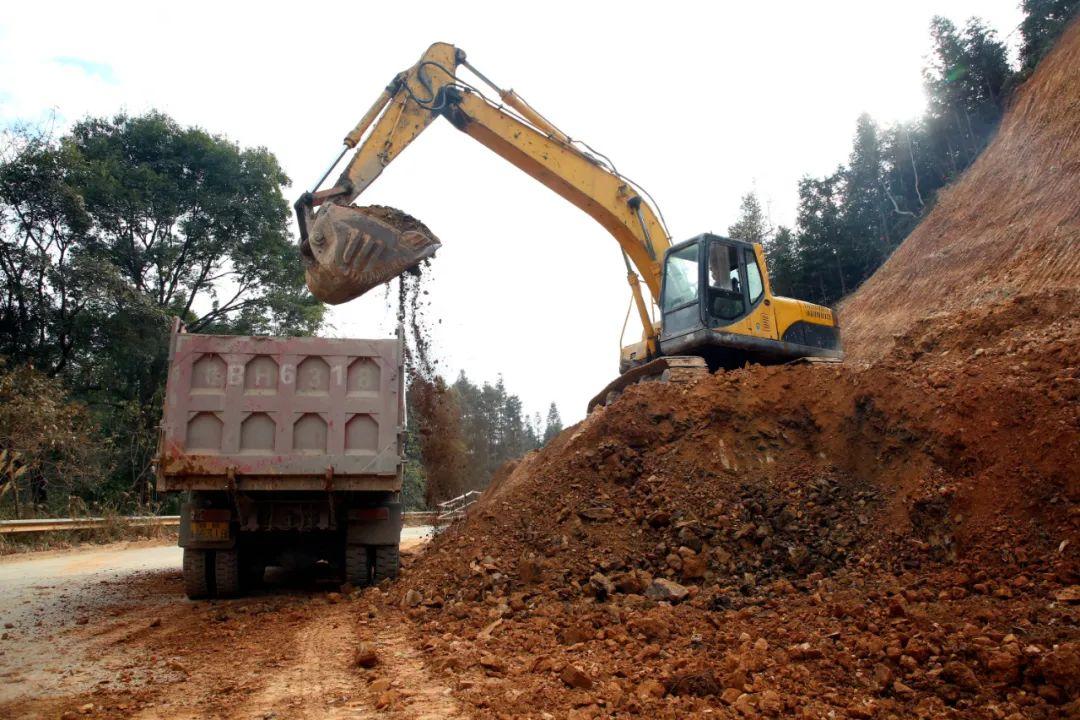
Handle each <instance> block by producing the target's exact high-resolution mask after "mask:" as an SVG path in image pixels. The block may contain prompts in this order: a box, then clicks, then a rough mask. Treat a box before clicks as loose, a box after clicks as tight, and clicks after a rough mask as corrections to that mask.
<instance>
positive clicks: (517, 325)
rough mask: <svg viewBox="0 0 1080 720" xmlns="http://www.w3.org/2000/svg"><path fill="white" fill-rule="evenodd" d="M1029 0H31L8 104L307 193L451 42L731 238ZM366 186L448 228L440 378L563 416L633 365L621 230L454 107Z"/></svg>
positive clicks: (842, 156) (682, 224)
mask: <svg viewBox="0 0 1080 720" xmlns="http://www.w3.org/2000/svg"><path fill="white" fill-rule="evenodd" d="M1018 5H1019V0H936V1H931V0H908V1H907V2H903V3H896V2H879V1H878V0H862V1H859V2H840V1H832V2H830V1H827V0H821V1H819V2H813V3H808V2H799V1H797V0H792V1H790V2H783V1H780V2H770V3H759V2H746V1H744V2H737V3H736V2H711V3H705V2H667V3H663V4H658V3H649V2H633V1H625V0H624V1H623V2H603V1H594V2H562V1H561V0H549V1H548V2H545V3H543V4H541V5H526V4H524V3H470V2H455V3H446V2H443V3H432V2H411V3H406V2H388V3H378V4H374V3H364V2H355V3H337V4H332V5H326V4H312V5H308V6H305V5H304V4H303V3H299V4H298V3H295V2H291V3H287V4H286V3H273V2H260V3H240V2H235V3H234V2H216V3H207V2H197V1H188V2H184V3H167V4H165V3H150V2H137V3H122V2H107V1H99V2H94V3H86V2H85V1H83V2H77V3H56V2H47V1H45V2H36V3H14V4H9V6H7V7H5V10H4V13H3V15H2V17H0V123H5V124H6V123H12V122H17V121H29V122H51V123H54V124H55V125H56V127H57V128H58V129H59V130H61V131H62V130H63V129H64V128H65V127H67V126H68V125H70V123H72V122H74V121H76V120H78V119H80V118H82V117H85V116H87V115H111V114H114V113H116V112H118V111H126V112H128V113H140V112H144V111H146V110H149V109H151V108H156V109H158V110H161V111H164V112H166V113H168V114H169V115H171V116H173V117H174V118H175V119H176V120H177V121H178V122H180V123H182V124H184V125H197V126H200V127H203V128H206V129H207V130H210V131H211V132H214V133H221V134H223V135H225V136H227V137H229V138H230V139H231V140H233V141H235V142H237V143H239V144H241V145H244V146H265V147H267V148H269V149H270V150H271V151H272V152H274V153H275V154H276V155H277V157H278V159H279V161H280V162H281V164H282V166H283V167H284V169H285V171H286V173H287V174H288V175H289V177H290V178H291V179H292V182H293V184H292V187H290V188H287V189H286V196H287V197H288V199H289V202H290V205H291V204H292V201H293V200H294V199H295V197H296V196H298V195H299V194H300V193H301V192H303V191H304V190H305V189H308V186H309V185H310V184H311V183H313V182H314V181H315V180H317V179H318V177H319V176H320V175H321V173H322V172H323V170H325V167H326V165H327V164H328V163H329V162H330V161H331V160H332V159H333V157H335V156H336V155H337V153H338V152H339V151H340V148H341V138H342V137H343V136H344V134H345V133H346V132H348V131H349V130H350V129H352V127H353V125H355V123H356V121H357V120H358V119H359V118H360V116H361V115H362V114H363V113H364V111H365V110H366V109H367V108H368V107H369V105H370V104H371V103H372V102H373V101H374V99H375V97H376V96H377V95H378V94H379V93H380V92H381V91H382V89H383V87H384V86H385V85H386V83H387V82H388V81H389V80H390V79H391V78H392V77H393V76H394V74H396V73H397V72H398V71H400V70H403V69H405V68H407V67H409V66H410V65H412V64H413V63H414V62H416V60H417V59H418V58H419V57H420V55H421V54H422V53H423V51H424V49H425V48H426V47H427V46H428V45H429V44H430V43H432V42H435V41H445V42H451V43H454V44H456V45H457V46H458V47H460V48H462V49H464V50H465V51H466V52H467V53H468V57H469V61H470V62H471V63H472V64H473V65H475V66H476V67H477V68H478V69H480V70H481V71H482V72H483V73H484V74H485V75H487V76H488V77H489V78H491V79H492V80H493V81H495V82H496V83H498V84H499V85H500V86H502V87H504V88H506V87H510V88H513V89H514V90H516V91H517V92H518V93H519V94H521V95H522V96H523V97H524V98H526V99H527V100H528V101H529V102H530V103H531V104H532V105H533V106H534V107H536V108H537V109H538V110H540V112H542V113H543V114H544V115H545V116H546V117H548V118H550V119H551V120H553V121H554V122H555V123H556V124H557V125H559V126H560V127H561V128H562V129H563V130H565V131H566V132H567V133H568V134H570V135H571V136H572V137H575V138H581V139H583V140H586V141H587V142H589V144H590V145H592V146H593V147H595V148H596V149H597V150H599V151H601V152H603V153H604V154H605V155H607V156H608V157H610V158H612V160H614V162H615V164H616V166H617V167H618V168H619V169H620V171H621V172H623V173H624V174H626V175H627V176H629V177H631V178H633V179H634V180H635V181H636V182H638V183H640V184H641V185H642V186H644V188H645V189H646V190H648V191H649V192H650V193H651V194H652V196H653V197H654V198H655V199H656V201H657V202H658V203H659V206H660V209H661V210H662V212H663V213H664V216H665V217H666V219H667V223H668V226H669V229H670V231H671V233H672V236H673V237H672V240H673V241H674V242H678V241H679V240H682V239H686V238H689V237H691V236H694V235H697V234H699V233H702V232H716V233H724V231H725V230H726V229H727V227H728V226H729V225H730V224H731V223H733V222H734V221H735V220H736V218H737V214H738V207H739V201H740V198H741V197H742V195H743V194H745V193H746V192H747V191H749V190H754V191H756V192H757V193H758V195H759V197H760V198H761V199H762V202H763V203H764V204H765V206H766V208H767V210H768V212H769V216H770V219H771V221H772V223H774V224H788V225H790V224H792V223H793V222H794V218H795V210H796V204H797V199H798V198H797V194H796V184H797V182H798V180H799V178H800V177H802V176H803V175H807V174H810V175H822V174H826V173H829V172H831V171H832V170H834V169H835V168H836V166H837V165H838V164H840V163H842V162H844V161H845V160H846V158H847V155H848V153H849V151H850V145H851V138H852V136H853V134H854V130H855V120H856V118H857V117H858V115H859V114H860V113H862V112H868V113H870V114H871V115H872V116H873V117H874V118H875V119H877V120H878V121H879V122H880V123H882V124H888V123H890V122H894V121H901V120H907V119H912V118H915V117H917V116H918V115H919V114H920V113H921V111H922V109H923V106H924V103H925V97H924V95H923V91H922V85H921V74H920V73H921V68H922V67H923V64H924V61H925V57H926V55H927V53H928V51H929V31H928V28H929V22H930V19H931V18H932V17H933V16H934V15H944V16H946V17H948V18H950V19H952V20H953V21H954V22H956V23H957V24H958V25H959V24H962V23H963V21H964V20H965V19H967V18H968V17H970V16H972V15H979V16H981V17H982V18H983V19H985V20H986V21H987V22H988V23H989V25H990V26H991V27H993V28H995V29H997V31H998V33H999V35H1000V36H1001V37H1005V38H1007V39H1008V42H1009V43H1010V45H1013V46H1015V45H1016V43H1017V41H1018V37H1017V36H1018V32H1017V31H1016V30H1015V29H1016V26H1017V25H1018V24H1019V22H1020V20H1021V14H1020V11H1019V10H1018V7H1017V6H1018ZM308 8H311V9H310V10H308ZM462 72H463V75H465V73H467V71H462ZM470 80H471V78H470ZM358 203H359V204H372V203H377V204H388V205H393V206H396V207H399V208H401V209H403V210H405V211H406V212H408V213H410V214H412V215H414V216H415V217H417V218H420V219H421V220H423V221H424V222H425V223H426V224H427V225H428V227H429V228H431V229H432V231H433V232H434V233H435V234H436V235H438V236H439V238H440V239H441V240H442V242H443V247H442V249H441V250H440V251H439V254H438V255H437V256H436V259H435V261H434V262H433V265H432V269H431V277H430V279H429V282H428V289H429V292H430V295H429V298H430V300H431V309H430V310H429V311H428V315H429V318H430V319H431V320H432V322H433V324H434V326H435V332H434V340H435V343H434V344H435V348H436V350H437V355H438V357H439V359H440V361H441V367H442V370H443V372H444V373H445V374H446V375H448V376H449V377H451V378H452V377H455V376H456V375H457V373H458V372H459V371H460V370H465V371H466V372H467V373H468V375H469V376H470V378H472V379H473V380H474V381H484V380H490V381H494V380H495V378H496V377H497V376H498V375H499V374H502V376H503V377H504V381H505V383H506V386H507V388H508V390H510V391H511V392H514V393H517V394H518V395H520V396H521V398H522V400H523V402H524V404H525V407H526V409H527V410H528V411H529V412H530V413H532V412H540V413H541V414H545V413H546V410H547V407H548V404H549V403H550V402H552V401H554V402H556V403H557V404H558V406H559V409H560V411H561V413H562V416H563V419H564V420H565V421H568V422H570V421H575V420H577V419H580V418H581V417H583V416H584V414H585V406H586V403H587V402H588V400H589V398H590V397H592V396H593V395H594V394H595V393H597V392H598V391H599V390H600V389H601V388H602V387H603V386H604V385H605V384H607V383H608V382H609V381H610V380H611V379H613V378H614V377H615V375H616V374H617V370H618V358H619V343H620V332H621V330H622V327H623V323H624V319H625V317H626V313H627V308H628V304H629V301H630V290H629V288H628V287H627V284H626V276H625V268H624V266H623V263H622V260H621V257H620V255H619V250H618V246H617V244H616V243H615V241H614V240H613V239H612V238H611V237H610V236H609V235H608V234H607V233H606V231H604V230H603V229H602V228H601V227H600V226H599V225H598V224H596V223H595V221H593V220H592V219H591V218H589V217H588V216H586V215H585V214H584V213H582V212H581V211H580V210H578V209H577V208H575V207H573V206H571V205H570V204H568V203H566V202H565V201H564V200H562V199H561V198H559V197H558V196H556V195H555V194H554V193H552V192H551V191H550V190H548V189H547V188H545V187H544V186H542V185H540V184H539V183H537V182H536V181H534V180H532V179H531V178H529V177H528V176H526V175H524V174H523V173H521V172H520V171H519V170H517V169H516V168H514V167H513V166H512V165H510V164H508V163H507V162H506V161H504V160H502V159H501V158H499V157H497V156H495V155H494V154H492V153H491V152H489V151H488V150H487V149H485V148H484V147H483V146H481V145H479V144H477V143H476V142H475V141H473V140H472V139H471V138H469V137H467V136H465V135H464V134H462V133H460V132H458V131H457V130H455V129H454V128H453V127H451V126H450V125H449V123H446V122H443V121H442V120H438V121H436V122H435V123H433V124H432V125H431V126H430V127H429V128H428V130H427V131H426V132H425V133H424V134H423V135H422V136H421V137H419V138H418V139H417V140H416V141H415V142H414V143H413V144H412V146H410V147H409V148H408V149H407V150H406V151H405V152H404V153H403V154H402V155H401V156H400V157H399V158H398V159H397V160H396V161H395V162H394V163H393V164H392V165H390V166H389V167H388V168H387V169H386V170H385V171H384V172H383V175H382V177H381V178H380V179H379V180H378V181H377V182H376V183H375V184H373V185H372V187H371V188H369V190H368V191H367V192H366V193H364V194H363V195H362V196H361V197H360V198H359V199H358ZM393 315H394V314H393V313H392V312H390V311H388V310H387V309H386V303H385V300H384V293H383V292H381V291H379V290H376V291H373V292H371V293H369V294H368V295H367V296H364V297H362V298H360V299H358V300H355V301H352V302H350V303H347V304H345V305H342V306H338V307H335V308H333V309H332V310H331V312H330V314H329V324H328V327H327V328H326V330H325V334H328V335H333V336H339V337H382V336H385V335H387V334H388V333H392V332H393V331H394V324H395V320H394V317H393ZM631 335H632V333H628V334H627V337H626V340H627V341H632V340H636V339H637V338H636V337H631Z"/></svg>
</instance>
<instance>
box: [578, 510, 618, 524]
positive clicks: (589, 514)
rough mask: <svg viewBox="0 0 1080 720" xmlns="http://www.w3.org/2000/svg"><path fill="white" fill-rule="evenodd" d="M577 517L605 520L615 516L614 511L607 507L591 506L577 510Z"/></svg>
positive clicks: (591, 520) (592, 520)
mask: <svg viewBox="0 0 1080 720" xmlns="http://www.w3.org/2000/svg"><path fill="white" fill-rule="evenodd" d="M578 517H579V518H581V519H582V520H589V521H590V522H605V521H607V520H610V519H612V518H613V517H615V511H614V510H612V509H611V508H609V507H592V508H585V509H584V510H578Z"/></svg>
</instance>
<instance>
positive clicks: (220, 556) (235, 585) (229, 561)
mask: <svg viewBox="0 0 1080 720" xmlns="http://www.w3.org/2000/svg"><path fill="white" fill-rule="evenodd" d="M214 585H215V587H214V589H215V590H216V591H217V596H218V597H236V596H237V595H239V594H240V558H239V555H238V554H237V552H236V551H235V550H218V551H217V552H215V553H214Z"/></svg>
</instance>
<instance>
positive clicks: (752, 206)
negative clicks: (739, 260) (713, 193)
mask: <svg viewBox="0 0 1080 720" xmlns="http://www.w3.org/2000/svg"><path fill="white" fill-rule="evenodd" d="M727 232H728V237H730V238H733V239H735V240H745V241H746V242H754V243H764V242H765V241H766V240H768V238H769V236H770V235H771V234H772V229H771V228H770V227H769V223H768V220H766V218H765V213H764V211H763V210H762V209H761V201H760V200H758V196H757V193H755V192H748V193H746V194H745V195H743V198H742V203H741V204H740V205H739V219H738V220H737V221H736V222H735V224H734V225H731V226H729V227H728V231H727Z"/></svg>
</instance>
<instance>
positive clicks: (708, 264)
mask: <svg viewBox="0 0 1080 720" xmlns="http://www.w3.org/2000/svg"><path fill="white" fill-rule="evenodd" d="M461 68H466V69H468V70H469V71H470V72H471V73H472V74H473V75H474V76H475V77H476V78H477V79H478V80H479V81H480V83H482V84H483V85H484V86H486V87H487V88H489V89H490V91H491V92H492V93H494V95H495V96H497V98H498V99H497V100H496V99H494V98H491V97H488V96H487V95H485V94H484V92H483V91H482V90H481V89H480V88H479V87H477V86H476V85H474V84H472V83H469V82H467V81H466V80H465V79H463V78H462V77H459V74H458V71H459V70H460V69H461ZM439 116H442V117H444V118H446V119H447V120H449V121H450V123H451V124H452V125H453V126H454V127H456V128H457V129H458V130H461V131H462V132H464V133H465V134H467V135H469V136H470V137H472V138H474V139H475V140H477V141H479V142H480V144H482V145H483V146H484V147H486V148H488V149H490V150H492V151H494V152H495V153H496V154H498V155H499V156H501V157H503V158H505V159H506V160H508V161H509V162H511V163H512V164H513V165H514V166H515V167H517V168H519V169H521V170H523V171H524V172H526V173H528V174H529V175H531V176H532V177H534V178H535V179H537V180H539V181H540V182H541V183H543V184H544V185H546V186H547V187H549V188H551V189H552V190H554V191H555V192H557V193H558V194H559V195H561V196H562V197H564V198H565V199H566V200H568V201H570V202H571V203H573V204H574V205H576V206H577V207H579V208H581V209H582V210H584V211H585V212H586V213H588V214H589V215H590V216H591V217H592V218H593V219H595V220H596V221H597V222H599V223H600V224H601V225H602V226H603V227H604V228H605V229H606V230H607V231H608V232H609V233H611V235H612V236H613V237H614V238H615V241H616V242H617V243H618V244H619V247H620V248H621V250H622V256H623V260H624V262H625V265H626V273H627V280H628V282H629V284H630V290H631V294H632V297H633V304H634V306H635V308H636V310H637V314H638V317H639V318H640V320H641V324H642V327H643V328H644V331H643V333H642V338H641V341H640V342H636V343H633V344H631V345H628V346H626V347H624V348H622V352H621V356H620V363H619V371H620V376H619V377H618V378H617V379H616V380H615V381H613V382H612V383H611V384H610V385H609V386H608V387H606V388H604V390H603V391H602V392H601V393H600V394H599V395H597V396H596V398H594V399H593V401H592V402H591V403H590V405H589V409H590V410H591V409H592V408H593V407H595V406H596V405H600V404H604V403H606V402H607V401H608V400H609V399H611V398H612V397H614V396H617V395H618V393H619V392H620V391H621V389H622V388H623V387H625V386H626V385H628V384H630V383H633V382H637V381H640V380H642V379H651V378H654V377H661V378H663V379H667V380H684V379H686V378H688V377H693V376H695V375H698V374H703V373H705V372H708V371H709V370H713V371H715V370H717V369H719V368H732V367H738V366H741V365H743V364H744V363H746V362H755V363H763V364H775V363H783V362H790V361H793V360H799V359H804V358H805V359H820V360H826V361H837V360H839V359H840V358H841V357H842V351H841V348H840V332H839V327H838V323H837V320H836V317H835V315H834V314H833V312H832V310H830V309H829V308H827V307H823V306H821V305H815V304H813V303H809V302H805V301H802V300H794V299H791V298H785V297H780V296H777V295H773V293H772V289H771V288H770V287H769V276H768V272H767V271H766V267H765V256H764V253H763V251H762V247H761V245H760V244H757V243H747V242H743V241H740V240H734V239H730V238H724V237H720V236H718V235H712V234H708V233H706V234H702V235H698V236H696V237H692V238H690V239H689V240H685V241H683V242H680V243H678V244H675V245H672V243H671V238H670V235H669V234H668V232H667V228H666V225H665V223H664V222H663V216H662V215H661V213H660V212H659V211H658V210H657V209H656V204H655V202H651V198H650V196H649V195H648V193H647V192H645V191H644V190H642V189H641V188H640V186H638V185H636V184H635V183H633V182H632V181H630V180H629V179H628V178H627V177H626V176H624V175H622V174H620V173H619V172H618V171H617V170H616V169H615V166H614V165H613V164H612V163H611V162H610V161H609V160H608V159H607V158H606V157H604V156H603V155H602V154H600V153H599V152H597V151H595V150H593V149H592V148H591V147H590V146H589V145H587V144H586V143H584V142H582V141H580V140H576V139H573V138H571V137H570V136H569V135H567V134H566V133H564V132H563V131H562V130H560V129H559V128H557V127H556V126H555V125H554V124H553V123H551V122H550V121H549V120H548V119H547V118H545V117H544V116H543V115H541V114H540V113H539V112H537V111H536V110H535V109H534V108H533V107H532V106H531V105H529V104H528V103H526V102H525V101H524V100H523V99H522V98H521V96H520V95H518V94H517V93H515V92H514V91H513V90H504V89H502V88H500V87H499V86H497V85H495V83H493V82H492V81H491V80H489V79H488V78H487V77H486V76H485V75H484V74H483V73H481V72H480V71H479V70H477V69H476V68H475V67H473V66H472V65H471V64H469V62H468V60H467V59H466V55H465V52H464V51H462V50H461V49H459V48H456V47H454V46H453V45H449V44H447V43H435V44H434V45H432V46H431V47H429V48H428V50H427V52H425V53H424V55H423V57H421V58H420V61H419V62H417V63H416V64H415V65H413V66H412V67H411V68H409V69H408V70H405V71H404V72H401V73H399V74H398V75H396V76H395V77H394V79H393V80H392V81H391V82H390V84H389V85H388V86H387V87H386V89H385V90H384V91H383V93H382V94H381V95H380V96H379V98H378V99H377V100H376V101H375V103H374V104H373V105H372V106H371V108H370V109H369V110H368V111H367V113H365V115H364V116H363V118H361V120H360V122H359V123H357V125H356V127H355V128H353V129H352V131H351V132H349V134H348V135H346V136H345V146H344V148H343V149H342V150H341V152H340V154H339V155H338V156H337V157H336V159H335V160H334V161H333V163H332V164H331V165H330V167H329V168H328V169H327V171H326V172H325V173H324V174H323V176H322V177H321V178H320V179H319V181H318V182H317V183H315V186H314V187H313V188H312V189H311V191H309V192H306V193H304V194H303V195H302V196H301V197H300V198H299V200H297V202H296V204H295V206H294V207H295V210H296V215H297V220H298V222H299V226H300V253H301V257H302V259H303V262H304V264H305V268H306V279H307V284H308V287H309V288H310V290H311V291H312V293H313V294H314V295H315V296H316V297H317V298H319V299H320V300H323V301H325V302H329V303H332V304H337V303H342V302H346V301H348V300H350V299H352V298H355V297H357V296H359V295H361V294H363V293H364V292H366V291H368V290H370V289H371V288H373V287H376V286H377V285H380V284H382V283H385V282H388V281H390V280H392V279H393V278H395V277H397V276H398V275H400V274H401V273H403V272H405V271H407V270H410V269H411V268H414V267H415V266H417V265H418V264H419V263H420V262H422V261H423V260H425V259H426V258H428V257H431V256H432V255H433V254H434V252H435V251H436V250H437V249H438V248H439V247H440V242H439V240H438V239H437V238H436V237H435V236H434V235H432V234H431V233H430V231H428V230H427V228H426V227H425V226H424V225H423V224H422V223H420V222H418V221H416V220H414V219H413V218H411V217H410V216H408V215H406V214H404V213H401V212H400V211H395V210H393V209H391V208H386V207H379V206H371V207H366V208H364V207H356V206H354V205H352V203H353V201H354V200H355V199H356V198H357V197H358V196H359V195H360V194H361V193H363V192H364V190H366V189H367V188H368V186H369V185H371V183H372V182H374V181H375V179H376V178H378V177H379V175H380V173H382V171H383V168H385V167H386V166H387V165H389V164H390V163H391V162H393V160H394V158H396V157H397V156H398V154H400V153H401V151H402V150H404V149H405V148H406V147H407V146H408V145H409V144H410V143H411V142H412V141H413V140H414V139H416V137H417V136H418V135H420V133H422V132H423V131H424V129H425V128H426V127H427V126H428V125H430V124H431V123H432V122H434V121H435V119H436V118H437V117H439ZM354 148H355V150H356V152H355V154H354V155H353V156H352V158H351V159H350V161H349V163H348V165H347V167H346V168H345V170H344V171H343V172H342V173H341V175H340V177H339V178H338V180H337V182H336V183H335V184H334V185H333V186H332V187H329V188H326V189H323V190H320V189H319V188H320V187H321V186H322V185H323V183H324V182H325V181H326V179H327V178H328V177H329V176H330V174H331V173H332V172H333V171H334V169H335V168H336V167H337V165H338V164H339V163H340V162H341V160H342V158H344V156H345V155H346V154H347V153H348V152H349V151H350V150H352V149H354ZM642 285H644V286H645V290H646V291H647V293H648V296H649V297H648V298H646V295H645V292H643V291H642V287H641V286H642ZM656 307H658V308H659V320H658V321H657V320H655V319H654V317H655V312H654V309H655V308H656Z"/></svg>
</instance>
